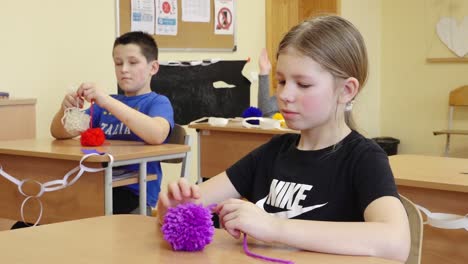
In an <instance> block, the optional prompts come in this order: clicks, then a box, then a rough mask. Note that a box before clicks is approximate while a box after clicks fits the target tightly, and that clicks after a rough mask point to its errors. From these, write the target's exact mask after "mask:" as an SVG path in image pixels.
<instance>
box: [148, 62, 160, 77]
mask: <svg viewBox="0 0 468 264" xmlns="http://www.w3.org/2000/svg"><path fill="white" fill-rule="evenodd" d="M150 64H151V71H150V73H151V75H155V74H156V73H158V71H159V62H158V61H157V60H153V61H152V62H150Z"/></svg>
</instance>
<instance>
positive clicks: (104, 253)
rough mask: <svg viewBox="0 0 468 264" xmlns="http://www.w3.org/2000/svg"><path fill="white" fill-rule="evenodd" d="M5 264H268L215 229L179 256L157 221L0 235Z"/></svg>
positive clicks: (283, 252)
mask: <svg viewBox="0 0 468 264" xmlns="http://www.w3.org/2000/svg"><path fill="white" fill-rule="evenodd" d="M0 245H2V254H0V261H1V262H2V263H49V264H53V263H64V262H66V263H71V264H73V263H103V264H104V263H115V264H119V263H123V264H128V263H177V264H188V263H190V264H197V263H200V264H210V263H224V264H229V263H236V264H237V263H267V262H262V261H261V260H258V259H254V258H251V257H248V256H247V255H245V253H244V252H243V249H242V241H241V240H235V239H233V238H232V237H231V236H229V235H228V233H227V232H226V231H224V230H221V229H217V230H216V232H215V236H214V237H213V242H212V243H211V244H209V245H207V246H206V247H205V249H204V250H203V251H199V252H175V251H173V250H172V249H171V247H170V245H169V244H168V243H167V242H166V241H164V240H163V238H162V234H161V231H160V226H159V225H158V224H157V223H156V218H154V217H148V216H141V215H113V216H102V217H95V218H88V219H81V220H76V221H69V222H64V223H57V224H53V225H44V226H37V227H33V228H24V229H17V230H11V231H2V232H0ZM249 249H250V250H251V251H253V252H255V253H258V254H263V255H266V256H269V257H274V258H282V259H288V260H293V261H295V263H329V264H333V263H340V264H341V263H348V264H353V263H360V264H366V263H382V264H384V263H387V264H391V263H396V262H394V261H390V260H385V259H379V258H371V257H355V256H341V255H340V256H339V255H330V254H321V253H314V252H306V251H298V250H293V249H290V248H284V247H275V246H269V245H265V244H262V243H260V242H258V241H250V242H249Z"/></svg>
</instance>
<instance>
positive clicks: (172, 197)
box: [157, 178, 201, 223]
mask: <svg viewBox="0 0 468 264" xmlns="http://www.w3.org/2000/svg"><path fill="white" fill-rule="evenodd" d="M200 197H201V195H200V189H199V188H198V186H197V185H194V184H189V183H188V182H187V180H186V179H184V178H181V179H179V181H177V182H172V183H170V184H169V185H168V187H167V192H161V193H160V194H159V199H158V207H157V208H158V218H159V222H160V223H162V220H163V219H164V216H165V215H166V212H167V209H168V208H171V207H175V206H177V205H179V204H182V203H187V202H197V201H198V200H199V199H200Z"/></svg>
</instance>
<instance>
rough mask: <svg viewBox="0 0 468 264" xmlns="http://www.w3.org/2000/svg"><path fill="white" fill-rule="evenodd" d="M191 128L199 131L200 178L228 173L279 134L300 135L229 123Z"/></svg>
mask: <svg viewBox="0 0 468 264" xmlns="http://www.w3.org/2000/svg"><path fill="white" fill-rule="evenodd" d="M188 127H189V128H195V129H196V130H197V135H198V176H199V179H200V177H203V178H211V177H213V176H216V175H217V174H219V173H221V172H223V171H225V170H226V169H227V168H228V167H230V166H231V165H232V164H234V163H235V162H236V161H238V160H240V159H241V158H242V157H244V156H245V155H246V154H248V153H249V152H250V151H252V150H254V149H255V148H257V147H259V146H260V145H262V144H264V143H266V142H267V141H269V140H270V139H271V138H272V137H273V136H275V135H279V134H285V133H297V132H296V131H294V130H288V131H284V130H278V129H260V128H245V127H242V126H241V125H240V123H237V124H232V123H229V124H228V125H227V126H225V127H218V126H211V125H209V124H207V123H202V124H191V125H189V126H188Z"/></svg>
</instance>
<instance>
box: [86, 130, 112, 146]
mask: <svg viewBox="0 0 468 264" xmlns="http://www.w3.org/2000/svg"><path fill="white" fill-rule="evenodd" d="M104 140H106V136H105V135H104V131H102V129H101V128H100V127H98V128H89V129H87V130H86V131H85V132H82V133H81V139H80V141H81V145H82V146H101V145H102V144H103V143H104Z"/></svg>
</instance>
